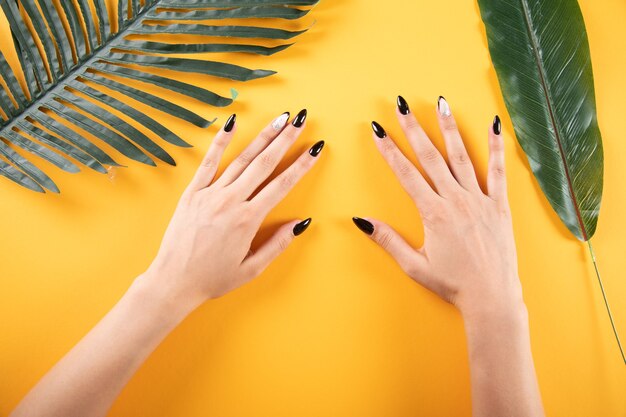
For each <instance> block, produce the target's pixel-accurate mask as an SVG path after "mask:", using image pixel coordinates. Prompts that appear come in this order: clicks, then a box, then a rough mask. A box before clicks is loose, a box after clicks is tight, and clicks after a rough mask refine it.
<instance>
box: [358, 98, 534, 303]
mask: <svg viewBox="0 0 626 417" xmlns="http://www.w3.org/2000/svg"><path fill="white" fill-rule="evenodd" d="M437 107H438V110H437V117H438V120H439V125H440V129H441V132H442V134H443V137H444V140H445V143H446V148H447V154H448V163H446V160H445V159H444V158H443V156H442V155H441V153H440V152H439V151H438V150H437V148H436V147H435V146H434V145H433V143H432V142H431V140H430V139H429V138H428V136H427V135H426V133H425V132H424V130H423V129H422V127H421V126H420V125H419V123H418V122H417V120H416V119H415V117H414V116H413V114H412V113H411V112H410V110H409V107H408V104H407V103H406V101H405V100H404V99H403V98H402V97H399V98H398V108H397V117H398V120H399V122H400V126H401V127H402V130H403V131H404V134H405V135H406V137H407V138H408V140H409V142H410V144H411V146H412V148H413V150H414V151H415V154H416V155H417V158H418V160H419V162H420V164H421V165H422V167H423V169H424V171H425V172H426V174H427V175H428V177H429V178H430V180H431V182H432V184H433V185H434V187H431V185H430V184H429V183H428V182H427V181H426V180H425V179H424V177H423V176H422V175H421V173H420V172H419V171H418V170H417V168H416V167H415V166H414V165H413V164H412V163H411V162H410V161H409V160H408V159H407V158H406V157H405V156H404V155H403V154H402V152H401V151H400V150H399V149H398V147H397V146H396V144H395V143H394V141H393V139H392V138H391V137H390V136H389V135H388V134H387V133H386V132H385V130H384V129H383V128H382V127H381V126H380V125H379V124H378V123H376V122H373V123H372V128H373V130H374V134H373V137H374V140H375V143H376V146H377V147H378V149H379V151H380V152H381V154H382V155H383V157H384V158H385V160H386V161H387V162H388V163H389V165H390V166H391V168H392V169H393V171H394V173H395V174H396V176H397V177H398V179H399V180H400V182H401V184H402V186H403V187H404V189H405V190H406V192H407V193H408V194H409V195H410V196H411V198H412V199H413V201H414V202H415V204H416V205H417V208H418V209H419V211H420V214H421V216H422V221H423V224H424V245H423V246H422V247H421V248H419V249H414V248H413V247H411V246H410V245H409V244H408V243H407V242H406V241H405V240H404V239H403V238H402V237H401V236H400V235H399V234H398V233H397V232H396V231H394V230H393V229H392V228H391V227H389V226H388V225H387V224H385V223H383V222H381V221H378V220H374V219H367V220H366V219H359V218H355V219H354V221H355V223H356V224H357V226H359V227H360V228H361V230H363V231H364V232H365V233H367V234H369V235H371V237H372V238H373V239H374V240H375V241H376V242H377V243H378V244H380V245H381V246H382V247H383V248H384V249H386V250H387V251H388V252H389V253H390V254H391V256H392V257H393V258H394V259H395V260H396V261H397V262H398V264H399V265H400V266H401V267H402V269H403V270H404V271H405V272H406V273H407V274H408V275H409V276H410V277H411V278H413V279H414V280H415V281H417V282H418V283H420V284H421V285H423V286H424V287H426V288H428V289H429V290H431V291H433V292H435V293H436V294H437V295H439V296H440V297H441V298H442V299H444V300H445V301H447V302H450V303H452V304H454V305H455V306H457V307H458V308H459V309H460V310H461V313H463V315H467V314H474V313H475V312H477V310H482V309H486V308H487V309H490V310H492V311H493V310H495V309H499V308H500V307H502V309H503V310H501V311H498V313H500V312H502V311H504V310H505V309H506V310H507V311H508V310H509V309H511V308H513V309H515V308H517V307H519V308H520V309H523V302H522V297H521V286H520V282H519V278H518V273H517V255H516V251H515V241H514V239H513V228H512V225H511V213H510V210H509V204H508V201H507V192H506V178H505V169H504V143H503V140H502V135H501V127H500V119H499V118H498V117H497V116H496V118H495V119H494V121H493V125H492V126H490V129H489V148H490V159H489V172H488V176H487V189H488V190H487V192H486V193H483V191H482V190H481V188H480V186H479V184H478V181H477V179H476V174H475V172H474V167H473V165H472V161H471V160H470V158H469V156H468V154H467V151H466V149H465V146H464V144H463V140H462V139H461V135H460V134H459V131H458V129H457V125H456V122H455V119H454V116H453V115H452V113H451V111H450V107H449V105H448V103H447V102H446V101H445V99H444V98H443V97H441V98H440V99H439V102H438V106H437Z"/></svg>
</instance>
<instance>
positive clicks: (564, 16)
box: [478, 0, 603, 241]
mask: <svg viewBox="0 0 626 417" xmlns="http://www.w3.org/2000/svg"><path fill="white" fill-rule="evenodd" d="M478 4H479V6H480V11H481V14H482V19H483V21H484V23H485V26H486V29H487V39H488V42H489V51H490V53H491V59H492V61H493V65H494V67H495V69H496V72H497V74H498V80H499V82H500V87H501V88H502V93H503V96H504V101H505V103H506V106H507V109H508V110H509V114H510V116H511V119H512V121H513V127H514V128H515V134H516V136H517V140H518V141H519V143H520V145H521V146H522V148H523V149H524V152H525V153H526V155H527V157H528V161H529V163H530V167H531V169H532V171H533V173H534V174H535V177H536V178H537V181H538V182H539V185H540V186H541V188H542V190H543V192H544V193H545V195H546V197H547V198H548V200H549V201H550V204H551V205H552V207H553V208H554V210H555V211H556V212H557V214H558V215H559V217H560V218H561V220H562V221H563V223H565V225H566V226H567V227H568V229H569V230H570V231H571V232H572V233H573V234H574V235H575V236H576V237H577V238H578V239H580V240H583V241H587V240H589V238H591V236H593V234H594V232H595V230H596V224H597V222H598V213H599V211H600V201H601V199H602V177H603V156H602V138H601V136H600V129H599V128H598V121H597V116H596V102H595V96H594V85H593V73H592V70H591V57H590V54H589V43H588V41H587V32H586V29H585V23H584V21H583V17H582V14H581V11H580V7H579V6H578V2H577V1H576V0H554V1H542V0H516V1H499V0H478Z"/></svg>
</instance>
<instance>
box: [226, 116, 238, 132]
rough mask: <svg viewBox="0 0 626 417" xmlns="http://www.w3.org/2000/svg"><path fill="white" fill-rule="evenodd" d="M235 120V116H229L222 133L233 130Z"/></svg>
mask: <svg viewBox="0 0 626 417" xmlns="http://www.w3.org/2000/svg"><path fill="white" fill-rule="evenodd" d="M236 120H237V115H236V114H231V115H230V117H229V118H228V120H226V124H225V125H224V132H226V133H228V132H230V131H231V130H233V127H235V121H236Z"/></svg>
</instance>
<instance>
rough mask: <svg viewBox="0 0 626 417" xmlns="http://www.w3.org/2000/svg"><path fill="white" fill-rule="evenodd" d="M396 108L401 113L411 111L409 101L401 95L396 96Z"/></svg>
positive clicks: (404, 113)
mask: <svg viewBox="0 0 626 417" xmlns="http://www.w3.org/2000/svg"><path fill="white" fill-rule="evenodd" d="M397 104H398V110H400V113H402V114H403V115H405V116H406V115H407V114H409V113H411V109H409V103H407V102H406V100H405V99H404V97H402V96H398V103H397Z"/></svg>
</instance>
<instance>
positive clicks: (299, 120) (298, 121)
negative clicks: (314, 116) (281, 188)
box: [291, 109, 306, 127]
mask: <svg viewBox="0 0 626 417" xmlns="http://www.w3.org/2000/svg"><path fill="white" fill-rule="evenodd" d="M305 120H306V109H302V110H300V113H298V114H297V115H296V117H295V118H294V119H293V122H291V124H292V125H294V126H295V127H300V126H302V125H303V124H304V121H305Z"/></svg>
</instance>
